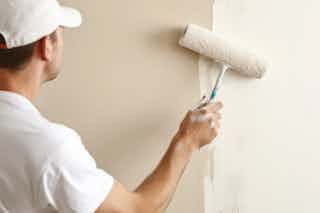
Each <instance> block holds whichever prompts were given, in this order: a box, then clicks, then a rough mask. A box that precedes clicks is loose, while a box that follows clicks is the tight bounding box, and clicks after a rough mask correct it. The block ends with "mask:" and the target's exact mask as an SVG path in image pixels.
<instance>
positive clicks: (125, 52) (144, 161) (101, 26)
mask: <svg viewBox="0 0 320 213" xmlns="http://www.w3.org/2000/svg"><path fill="white" fill-rule="evenodd" d="M61 3H65V4H66V5H72V6H74V7H78V8H79V9H80V10H81V11H82V13H83V16H84V17H83V18H84V23H83V25H82V27H81V28H80V29H77V30H66V32H65V57H64V58H65V61H64V65H63V68H62V74H61V76H60V77H59V79H58V80H57V81H55V82H53V83H50V84H49V85H48V86H47V87H45V89H44V91H43V92H42V93H41V98H40V100H39V102H38V106H39V107H40V109H41V111H42V112H43V114H44V115H46V116H47V117H48V118H49V119H51V120H53V121H56V122H61V123H64V124H66V125H67V126H69V127H72V128H74V129H75V130H76V131H78V132H79V134H80V135H81V136H82V139H83V143H84V144H85V145H86V147H87V148H88V150H89V151H90V153H91V154H92V155H93V156H94V158H95V159H96V160H97V163H98V165H99V166H100V167H101V168H103V169H105V170H106V171H108V172H109V173H111V174H112V175H113V176H114V177H115V178H117V179H118V180H119V181H120V182H122V183H124V184H125V185H126V186H128V187H129V188H130V189H133V188H134V187H135V186H137V184H138V183H140V182H141V181H142V180H143V179H144V178H145V176H146V175H148V174H149V172H151V170H152V169H153V168H154V167H155V166H156V164H157V163H158V161H159V160H160V158H161V156H162V155H163V153H164V151H165V150H166V148H167V147H168V145H169V142H170V140H171V138H172V136H173V134H174V133H175V131H176V129H177V127H178V125H179V123H180V121H181V119H182V118H183V116H184V114H185V112H186V111H187V110H188V109H189V108H191V106H193V105H194V104H195V103H196V102H197V101H198V99H199V84H198V57H197V55H196V54H192V53H191V52H189V51H185V50H184V49H182V48H180V47H178V45H177V41H178V38H179V35H180V33H181V30H182V28H183V27H184V26H185V25H186V24H187V23H191V22H192V23H195V24H199V25H203V26H207V27H209V26H211V14H212V9H211V8H212V5H211V3H212V2H211V1H210V0H201V1H183V0H161V1H150V0H139V1H132V0H124V1H119V0H108V1H105V0H100V1H87V0H78V1H71V0H65V1H61ZM62 143H63V141H62ZM203 161H204V157H203V155H201V154H199V153H197V154H195V155H194V158H193V160H192V162H191V164H190V165H189V166H188V169H187V171H186V173H185V175H184V177H183V180H182V182H181V184H180V185H179V188H178V191H177V194H176V197H175V198H174V201H173V203H172V205H171V207H170V209H169V210H168V212H169V213H170V212H171V213H177V212H184V213H195V212H203V193H202V191H203V187H202V174H203Z"/></svg>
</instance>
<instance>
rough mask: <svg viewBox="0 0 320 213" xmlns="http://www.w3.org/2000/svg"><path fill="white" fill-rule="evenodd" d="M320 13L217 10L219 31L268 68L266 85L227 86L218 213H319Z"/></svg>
mask: <svg viewBox="0 0 320 213" xmlns="http://www.w3.org/2000/svg"><path fill="white" fill-rule="evenodd" d="M319 9H320V3H319V2H318V1H315V0H306V1H289V0H283V1H278V0H269V1H263V0H216V2H215V9H214V28H215V30H216V31H217V32H219V33H222V34H223V35H224V36H225V38H227V39H231V40H233V41H235V42H240V43H241V44H243V45H245V46H250V47H253V48H254V49H256V50H258V51H259V50H260V51H259V52H260V53H261V54H262V55H263V56H265V57H266V58H268V59H269V62H270V65H271V66H270V69H269V73H268V74H267V75H266V77H265V78H264V79H263V80H261V81H259V80H247V79H245V78H241V77H239V76H237V75H235V74H233V73H229V74H228V75H227V76H226V78H225V81H224V86H223V88H222V90H221V97H220V98H221V99H223V101H224V103H225V109H224V122H223V132H222V135H221V137H220V140H221V142H222V144H223V148H220V150H219V151H220V153H217V156H219V157H218V160H220V161H219V162H218V161H217V164H219V168H220V167H221V168H220V170H219V172H218V173H219V175H218V176H217V179H216V181H217V183H218V185H219V190H218V191H216V193H217V194H216V196H219V193H221V194H220V199H218V198H217V197H215V198H213V199H212V202H213V205H215V206H216V207H219V208H220V210H221V211H219V213H220V212H223V213H225V212H245V213H257V212H259V213H284V212H290V213H301V212H320V207H319V204H318V199H319V198H318V197H319V192H320V183H319V180H320V170H319V169H318V165H319V162H320V155H319V148H320V145H319V141H320V135H319V119H320V113H319V108H320V100H319V98H318V95H317V93H318V92H319V91H320V84H319V79H320V74H319V71H318V61H319V60H318V57H319V51H318V50H319V47H320V45H319V42H318V38H319V36H320V28H319V27H317V26H318V20H319V18H320V15H319ZM218 210H219V209H215V212H218Z"/></svg>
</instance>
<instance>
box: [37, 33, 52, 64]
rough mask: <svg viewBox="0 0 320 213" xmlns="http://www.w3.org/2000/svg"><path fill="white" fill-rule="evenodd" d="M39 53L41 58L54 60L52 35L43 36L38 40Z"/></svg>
mask: <svg viewBox="0 0 320 213" xmlns="http://www.w3.org/2000/svg"><path fill="white" fill-rule="evenodd" d="M37 49H38V54H39V56H40V58H41V59H42V60H44V61H52V60H53V51H54V47H53V42H52V39H51V38H50V36H45V37H43V38H41V39H40V40H39V42H38V48H37Z"/></svg>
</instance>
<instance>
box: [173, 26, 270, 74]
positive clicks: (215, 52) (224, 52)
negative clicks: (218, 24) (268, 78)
mask: <svg viewBox="0 0 320 213" xmlns="http://www.w3.org/2000/svg"><path fill="white" fill-rule="evenodd" d="M179 44H180V45H181V46H183V47H186V48H188V49H191V50H193V51H194V52H197V53H199V54H201V55H204V56H206V57H209V58H212V59H214V60H216V61H218V62H222V63H224V64H227V65H229V66H230V67H231V69H232V70H235V71H237V72H239V73H240V74H242V75H245V76H247V77H252V78H261V77H263V75H264V74H265V72H266V63H265V61H264V60H263V59H261V58H258V57H257V56H256V55H255V54H253V53H251V52H249V51H247V50H244V49H242V48H239V47H237V46H235V45H233V44H231V43H229V42H228V41H225V40H224V39H222V38H220V37H219V36H218V35H217V34H216V33H214V32H212V31H209V30H207V29H204V28H202V27H199V26H197V25H193V24H190V25H188V26H187V28H186V30H185V33H184V35H183V36H182V38H181V39H180V41H179Z"/></svg>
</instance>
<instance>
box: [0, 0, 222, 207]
mask: <svg viewBox="0 0 320 213" xmlns="http://www.w3.org/2000/svg"><path fill="white" fill-rule="evenodd" d="M80 24H81V16H80V13H79V12H77V11H76V10H74V9H71V8H66V7H61V6H60V5H59V4H58V2H57V1H56V0H41V1H38V0H28V1H26V0H1V6H0V35H1V36H0V121H1V122H0V150H1V154H0V212H1V213H9V212H10V213H29V212H35V213H49V212H63V213H71V212H77V213H89V212H97V213H160V212H164V211H165V209H166V208H167V206H168V204H169V202H170V200H171V198H172V196H173V194H174V191H175V188H176V186H177V183H178V181H179V179H180V177H181V175H182V173H183V171H184V168H185V167H186V165H187V163H188V161H189V160H190V158H191V155H192V153H193V152H195V151H196V150H198V149H200V148H201V147H202V146H205V145H207V144H209V143H210V142H211V141H212V140H213V139H214V138H215V137H216V136H217V134H218V129H219V119H220V113H219V110H220V109H221V108H222V105H221V103H216V104H203V105H202V106H201V107H199V108H198V109H196V110H192V111H189V112H188V114H187V115H186V117H185V119H184V120H183V122H182V124H181V125H180V128H179V130H178V132H177V133H176V135H175V136H174V138H173V139H172V142H171V145H170V146H169V148H168V151H167V152H166V154H165V155H164V157H163V158H162V160H161V161H160V163H159V165H158V166H157V167H156V169H155V170H154V172H153V173H151V175H150V176H149V177H148V178H146V180H145V181H144V182H143V183H142V184H141V185H140V186H138V187H137V189H136V190H135V191H129V190H127V189H126V188H125V187H124V186H123V185H121V184H120V183H119V182H117V181H116V180H114V179H113V177H112V176H110V175H109V174H107V173H106V172H104V171H102V170H100V169H98V168H97V167H96V164H95V161H94V160H93V158H92V157H91V156H90V155H89V153H88V152H87V151H86V149H85V148H84V146H83V145H82V143H81V139H80V137H79V135H78V134H77V133H76V132H75V131H73V130H71V129H69V128H67V127H65V126H63V125H60V124H56V123H52V122H50V121H48V120H47V119H45V118H44V117H42V115H41V114H40V112H39V111H38V110H37V109H36V107H35V106H34V105H33V103H34V102H35V100H36V97H37V95H38V92H39V89H40V86H41V85H42V84H43V83H45V82H48V81H50V80H53V79H55V78H56V77H57V75H58V74H59V72H58V70H59V67H60V64H61V55H62V49H63V40H62V33H63V32H62V31H63V28H67V27H77V26H79V25H80Z"/></svg>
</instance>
